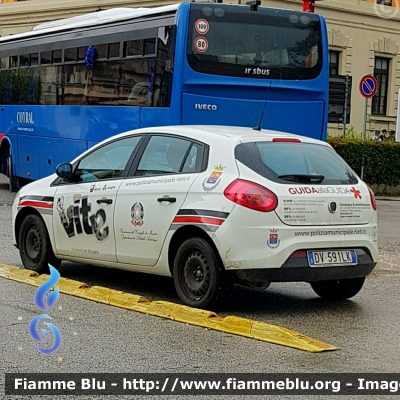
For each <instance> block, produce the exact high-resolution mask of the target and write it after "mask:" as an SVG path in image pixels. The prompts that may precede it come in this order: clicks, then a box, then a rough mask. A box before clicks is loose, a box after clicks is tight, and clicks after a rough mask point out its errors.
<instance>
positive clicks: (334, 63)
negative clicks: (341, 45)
mask: <svg viewBox="0 0 400 400" xmlns="http://www.w3.org/2000/svg"><path fill="white" fill-rule="evenodd" d="M339 55H340V52H339V51H334V50H329V75H333V76H336V75H339Z"/></svg>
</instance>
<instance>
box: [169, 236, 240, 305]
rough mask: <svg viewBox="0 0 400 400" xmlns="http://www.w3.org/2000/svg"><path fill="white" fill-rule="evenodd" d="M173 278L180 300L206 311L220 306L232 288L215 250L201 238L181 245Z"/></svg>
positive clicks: (175, 262) (189, 240)
mask: <svg viewBox="0 0 400 400" xmlns="http://www.w3.org/2000/svg"><path fill="white" fill-rule="evenodd" d="M173 277H174V284H175V289H176V292H177V293H178V296H179V298H180V299H181V300H182V302H183V303H184V304H186V305H188V306H190V307H197V308H205V309H209V308H212V307H215V306H218V305H221V304H222V303H223V302H224V301H225V300H226V299H227V297H229V295H230V294H231V292H232V289H233V283H232V281H231V280H230V278H229V277H228V276H227V274H226V272H225V269H224V267H223V265H222V263H221V261H220V260H219V258H218V257H217V255H216V254H215V251H214V249H213V248H212V247H211V245H210V244H209V243H208V242H207V241H206V240H204V239H201V238H192V239H188V240H186V241H185V242H184V243H183V244H182V245H181V246H180V248H179V249H178V252H177V254H176V257H175V261H174V268H173Z"/></svg>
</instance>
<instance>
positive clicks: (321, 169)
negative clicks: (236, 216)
mask: <svg viewBox="0 0 400 400" xmlns="http://www.w3.org/2000/svg"><path fill="white" fill-rule="evenodd" d="M235 157H236V159H237V160H238V161H240V162H241V163H243V164H244V165H246V166H247V167H248V168H250V169H252V170H253V171H254V172H256V173H257V174H259V175H261V176H263V177H264V178H267V179H269V180H272V181H274V182H277V183H282V184H293V183H302V184H307V183H310V184H315V183H318V184H321V185H339V184H341V185H345V184H349V185H350V184H351V185H354V184H356V183H357V182H358V178H357V176H356V174H355V173H354V172H353V171H352V170H351V168H350V167H349V166H348V165H347V164H346V163H345V161H344V160H343V159H342V158H341V157H340V156H339V155H338V154H337V153H336V152H335V151H334V150H333V149H332V148H330V147H327V146H324V145H319V144H314V143H300V142H298V143H297V142H294V143H292V142H283V143H282V142H250V143H242V144H240V145H238V146H237V147H236V149H235ZM313 177H315V178H313Z"/></svg>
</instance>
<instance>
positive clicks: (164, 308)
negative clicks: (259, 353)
mask: <svg viewBox="0 0 400 400" xmlns="http://www.w3.org/2000/svg"><path fill="white" fill-rule="evenodd" d="M0 277H2V278H6V279H10V280H13V281H17V282H22V283H27V284H29V285H33V286H40V285H41V284H42V283H44V282H46V281H47V280H48V278H49V275H45V274H43V275H38V274H37V273H36V272H33V271H29V270H26V269H21V268H18V267H13V266H9V265H4V264H0ZM58 286H59V288H60V292H61V293H65V294H70V295H72V296H76V297H81V298H83V299H87V300H93V301H97V302H99V303H104V304H109V305H112V306H115V307H119V308H124V309H127V310H132V311H138V312H141V313H145V314H148V315H154V316H157V317H162V318H167V319H171V320H174V321H179V322H185V323H187V324H191V325H197V326H202V327H205V328H208V329H213V330H217V331H221V332H227V333H232V334H234V335H240V336H245V337H249V338H253V339H258V340H262V341H264V342H270V343H275V344H279V345H282V346H287V347H292V348H295V349H299V350H305V351H309V352H311V353H319V352H322V351H327V350H337V347H335V346H332V345H330V344H327V343H323V342H320V341H318V340H315V339H312V338H310V337H308V336H304V335H301V334H300V333H297V332H294V331H291V330H289V329H286V328H282V327H280V326H276V325H270V324H266V323H264V322H258V321H253V320H251V319H247V318H239V317H235V316H228V317H224V318H222V317H219V316H218V315H217V314H215V313H214V312H211V311H205V310H199V309H197V308H191V307H187V306H183V305H180V304H175V303H171V302H168V301H151V302H150V301H148V300H147V299H146V298H144V297H142V296H138V295H134V294H130V293H124V292H121V291H118V290H113V289H108V288H105V287H101V286H92V287H88V286H87V285H86V284H85V283H82V282H78V281H74V280H71V279H66V278H60V280H59V281H58Z"/></svg>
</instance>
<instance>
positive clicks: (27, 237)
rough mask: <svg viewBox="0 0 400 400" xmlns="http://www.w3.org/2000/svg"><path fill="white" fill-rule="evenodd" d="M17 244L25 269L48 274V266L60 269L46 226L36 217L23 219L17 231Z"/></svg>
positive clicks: (31, 215) (30, 216)
mask: <svg viewBox="0 0 400 400" xmlns="http://www.w3.org/2000/svg"><path fill="white" fill-rule="evenodd" d="M18 243H19V252H20V255H21V260H22V263H23V264H24V267H25V268H26V269H30V270H32V271H36V272H37V273H39V274H43V273H47V274H48V273H49V266H48V264H51V265H52V266H53V267H54V268H56V269H58V268H59V267H60V264H61V261H60V260H58V259H57V258H56V257H55V256H54V253H53V250H52V248H51V243H50V239H49V235H48V233H47V229H46V226H45V224H44V222H43V220H42V219H41V218H40V217H39V216H38V215H35V214H30V215H28V216H27V217H25V219H24V220H23V222H22V225H21V229H20V231H19V242H18Z"/></svg>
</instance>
